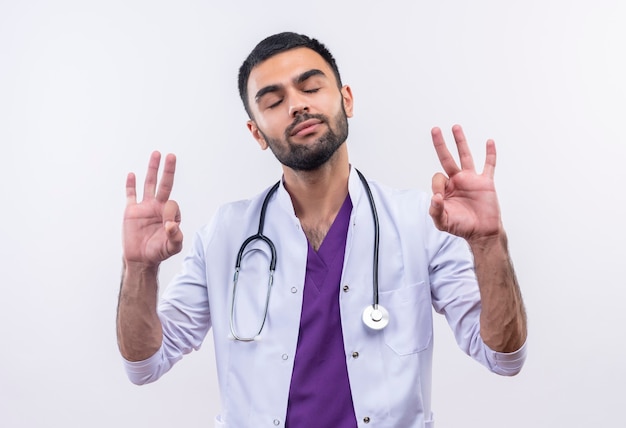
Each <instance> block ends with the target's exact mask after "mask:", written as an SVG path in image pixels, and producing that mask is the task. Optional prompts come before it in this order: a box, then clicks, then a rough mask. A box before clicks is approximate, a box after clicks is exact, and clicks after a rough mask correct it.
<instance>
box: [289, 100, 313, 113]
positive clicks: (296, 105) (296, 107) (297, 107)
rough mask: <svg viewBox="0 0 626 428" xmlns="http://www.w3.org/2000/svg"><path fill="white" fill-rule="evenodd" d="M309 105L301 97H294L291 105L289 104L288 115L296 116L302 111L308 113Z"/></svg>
mask: <svg viewBox="0 0 626 428" xmlns="http://www.w3.org/2000/svg"><path fill="white" fill-rule="evenodd" d="M308 111H309V106H308V105H307V104H306V103H305V102H303V100H301V99H294V100H293V102H292V103H291V105H290V106H289V116H290V117H296V116H297V115H299V114H302V113H308Z"/></svg>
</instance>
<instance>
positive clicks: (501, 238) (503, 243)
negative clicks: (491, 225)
mask: <svg viewBox="0 0 626 428" xmlns="http://www.w3.org/2000/svg"><path fill="white" fill-rule="evenodd" d="M467 243H468V244H469V246H470V248H471V249H472V252H476V251H489V250H491V249H495V248H500V249H506V248H507V247H508V238H507V236H506V232H505V231H504V228H503V227H502V226H500V227H499V228H498V230H497V231H496V232H495V233H493V234H490V235H482V236H472V237H470V238H468V239H467Z"/></svg>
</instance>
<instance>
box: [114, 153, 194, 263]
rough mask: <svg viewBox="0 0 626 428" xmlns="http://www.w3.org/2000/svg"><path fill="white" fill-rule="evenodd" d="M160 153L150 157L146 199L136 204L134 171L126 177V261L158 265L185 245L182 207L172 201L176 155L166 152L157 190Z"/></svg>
mask: <svg viewBox="0 0 626 428" xmlns="http://www.w3.org/2000/svg"><path fill="white" fill-rule="evenodd" d="M160 162H161V154H160V153H159V152H156V151H155V152H153V153H152V155H151V156H150V163H149V165H148V172H147V174H146V180H145V182H144V187H143V199H142V201H141V202H139V203H137V193H136V190H135V181H136V180H135V174H133V173H132V172H131V173H130V174H128V177H127V178H126V210H125V211H124V225H123V249H124V261H125V262H126V264H127V265H128V264H129V263H139V264H143V265H146V266H152V267H154V266H157V265H158V264H159V263H161V262H162V261H163V260H165V259H167V258H169V257H170V256H172V255H174V254H176V253H178V252H179V251H180V250H181V249H182V246H183V234H182V232H181V230H180V227H179V226H180V210H179V208H178V204H177V203H176V202H175V201H172V200H170V199H169V198H170V193H171V191H172V187H173V185H174V172H175V170H176V157H175V156H174V155H173V154H170V155H167V157H166V158H165V165H164V167H163V174H162V176H161V181H160V183H159V185H158V189H157V175H158V172H159V163H160Z"/></svg>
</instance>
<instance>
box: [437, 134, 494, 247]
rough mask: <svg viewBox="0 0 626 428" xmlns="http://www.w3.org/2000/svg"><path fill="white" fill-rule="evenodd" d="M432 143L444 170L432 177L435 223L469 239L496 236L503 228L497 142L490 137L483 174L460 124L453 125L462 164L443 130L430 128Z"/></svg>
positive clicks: (442, 228) (441, 228)
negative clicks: (497, 186) (496, 175)
mask: <svg viewBox="0 0 626 428" xmlns="http://www.w3.org/2000/svg"><path fill="white" fill-rule="evenodd" d="M431 134H432V138H433V144H434V146H435V150H436V151H437V156H438V157H439V161H440V162H441V166H442V167H443V170H444V171H445V173H446V174H447V176H446V175H445V174H443V173H441V172H438V173H436V174H435V175H434V176H433V182H432V189H433V196H432V199H431V206H430V210H429V213H430V215H431V217H432V218H433V221H434V222H435V226H436V227H437V228H438V229H439V230H442V231H445V232H449V233H451V234H453V235H457V236H460V237H462V238H465V239H466V240H467V241H474V240H481V239H483V238H490V237H495V236H497V235H498V234H499V233H500V232H501V231H502V223H501V219H500V206H499V204H498V198H497V195H496V190H495V185H494V180H493V176H494V171H495V167H496V145H495V143H494V141H493V140H487V155H486V157H485V166H484V168H483V172H482V174H478V173H477V172H476V170H475V168H474V160H473V158H472V154H471V152H470V150H469V147H468V145H467V141H466V140H465V134H464V133H463V129H462V128H461V126H460V125H454V126H453V127H452V134H453V135H454V140H455V142H456V146H457V150H458V152H459V160H460V162H461V167H460V168H459V166H458V165H457V163H456V161H455V160H454V158H453V157H452V155H451V154H450V151H449V150H448V148H447V146H446V142H445V141H444V139H443V135H442V134H441V130H440V129H439V128H433V129H432V131H431Z"/></svg>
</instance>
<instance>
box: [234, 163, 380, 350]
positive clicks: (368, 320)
mask: <svg viewBox="0 0 626 428" xmlns="http://www.w3.org/2000/svg"><path fill="white" fill-rule="evenodd" d="M355 171H356V172H357V174H358V175H359V178H360V179H361V182H362V183H363V187H364V188H365V191H366V193H367V197H368V200H369V204H370V208H371V210H372V219H373V220H374V262H373V279H372V288H373V298H372V304H371V305H367V306H366V307H365V309H364V310H363V314H362V316H361V318H362V319H363V323H364V324H365V325H366V326H367V327H369V328H371V329H373V330H382V329H383V328H385V327H386V326H387V324H389V312H387V309H385V308H384V307H383V306H381V305H380V304H378V246H379V238H380V231H379V229H380V228H379V223H378V213H377V212H376V204H375V203H374V197H373V196H372V191H371V189H370V186H369V185H368V184H367V180H365V177H364V176H363V174H361V172H360V171H359V170H357V169H355ZM279 185H280V181H279V182H277V183H276V184H274V185H273V186H272V188H271V189H270V190H269V191H268V192H267V195H266V196H265V199H264V200H263V205H261V214H260V215H259V230H258V232H257V233H256V234H255V235H252V236H250V237H248V238H247V239H246V240H245V241H243V244H241V247H240V248H239V253H238V254H237V261H236V263H235V276H234V278H233V297H232V301H231V305H230V332H231V334H232V337H233V339H235V340H239V341H242V342H252V341H253V340H255V339H257V338H258V337H259V335H260V334H261V332H262V331H263V327H264V326H265V321H266V320H267V310H268V307H269V302H270V292H271V290H272V284H273V282H274V271H275V270H276V247H275V246H274V243H273V242H272V240H271V239H269V238H268V237H267V236H265V235H263V226H264V224H265V213H266V211H267V205H268V203H269V200H270V197H271V196H272V195H273V194H274V193H275V192H276V190H277V189H278V186H279ZM255 241H262V242H265V244H267V246H268V247H269V249H270V252H271V258H270V266H269V280H268V283H267V294H266V296H265V310H264V313H263V319H262V321H261V325H260V327H259V329H258V331H257V332H256V334H255V335H254V336H252V337H244V336H240V335H239V334H237V332H236V329H235V302H236V295H237V282H238V279H239V271H240V270H241V259H242V258H243V253H244V251H245V250H246V247H247V246H248V245H249V244H251V243H252V242H255Z"/></svg>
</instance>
